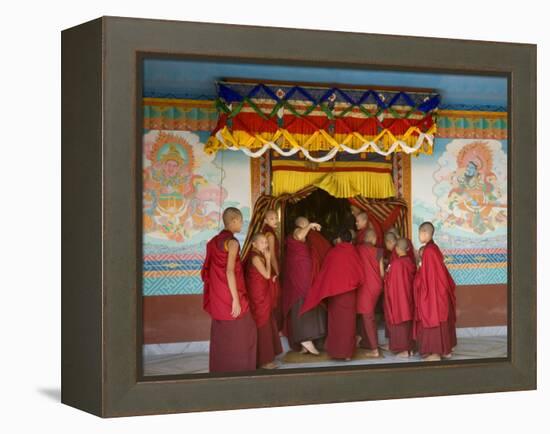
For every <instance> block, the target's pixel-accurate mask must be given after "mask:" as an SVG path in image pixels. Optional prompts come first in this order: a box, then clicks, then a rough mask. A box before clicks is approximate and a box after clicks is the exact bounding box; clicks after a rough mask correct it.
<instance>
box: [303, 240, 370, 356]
mask: <svg viewBox="0 0 550 434" xmlns="http://www.w3.org/2000/svg"><path fill="white" fill-rule="evenodd" d="M364 280H365V277H364V270H363V264H362V262H361V259H360V257H359V255H358V253H357V250H356V249H355V246H353V245H352V244H351V243H346V242H342V243H339V244H337V245H336V246H334V247H332V248H331V249H330V251H329V252H328V254H327V256H326V257H325V260H324V262H323V267H322V268H321V272H320V273H319V274H318V275H317V276H316V277H315V280H314V281H313V285H312V287H311V289H310V291H309V292H308V294H307V295H306V298H305V300H304V304H303V306H302V309H301V310H300V313H301V314H302V315H304V314H305V313H307V311H309V310H311V309H314V308H316V307H317V306H318V305H319V304H320V303H321V302H322V301H323V300H325V299H326V300H327V310H328V333H327V339H326V342H325V347H326V350H327V353H328V354H329V356H331V357H333V358H348V357H351V356H352V355H353V351H354V349H355V329H356V310H355V309H356V307H355V306H356V294H355V290H356V289H357V288H358V287H359V286H360V285H361V284H362V283H363V282H364Z"/></svg>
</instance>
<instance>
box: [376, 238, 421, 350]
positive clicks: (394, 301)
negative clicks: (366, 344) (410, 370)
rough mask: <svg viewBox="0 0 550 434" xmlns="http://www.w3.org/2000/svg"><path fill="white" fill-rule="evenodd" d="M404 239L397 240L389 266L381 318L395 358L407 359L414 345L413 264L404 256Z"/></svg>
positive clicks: (406, 247)
mask: <svg viewBox="0 0 550 434" xmlns="http://www.w3.org/2000/svg"><path fill="white" fill-rule="evenodd" d="M407 249H408V243H407V240H406V239H405V238H400V239H399V240H397V243H396V245H395V249H394V251H395V252H396V258H395V259H393V260H392V261H391V262H390V265H389V267H388V271H387V273H386V276H385V279H384V280H385V282H384V283H385V285H384V317H385V319H386V325H387V327H388V330H389V350H390V351H392V352H394V353H397V356H398V357H409V356H410V355H412V352H413V349H414V341H413V327H412V326H413V319H414V301H413V282H414V275H415V273H416V264H414V263H412V262H411V260H410V258H409V257H408V255H407Z"/></svg>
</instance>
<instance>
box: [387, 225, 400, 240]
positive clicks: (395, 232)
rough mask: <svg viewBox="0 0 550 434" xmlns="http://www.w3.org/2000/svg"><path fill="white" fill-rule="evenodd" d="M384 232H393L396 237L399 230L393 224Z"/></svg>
mask: <svg viewBox="0 0 550 434" xmlns="http://www.w3.org/2000/svg"><path fill="white" fill-rule="evenodd" d="M386 232H391V233H392V234H395V236H396V237H399V231H398V230H397V228H396V227H395V226H392V227H390V228H389V229H388V230H387V231H386Z"/></svg>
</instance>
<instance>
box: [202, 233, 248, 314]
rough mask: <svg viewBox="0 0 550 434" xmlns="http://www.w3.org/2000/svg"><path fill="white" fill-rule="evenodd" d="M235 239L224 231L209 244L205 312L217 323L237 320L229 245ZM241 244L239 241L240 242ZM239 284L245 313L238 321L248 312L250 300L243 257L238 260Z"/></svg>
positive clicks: (238, 289) (236, 264)
mask: <svg viewBox="0 0 550 434" xmlns="http://www.w3.org/2000/svg"><path fill="white" fill-rule="evenodd" d="M232 239H234V240H235V241H237V239H236V238H235V237H234V235H233V233H232V232H230V231H228V230H225V229H224V230H222V231H221V232H220V233H219V234H218V235H216V236H215V237H213V238H212V239H211V240H210V241H209V242H208V243H207V244H206V258H205V260H204V263H203V266H202V269H201V278H202V281H203V283H204V290H203V309H204V310H205V311H206V312H207V313H208V314H209V315H210V316H211V317H212V319H216V320H233V319H235V318H233V317H232V316H231V310H232V305H233V298H232V296H231V291H230V290H229V284H228V282H227V274H226V273H227V258H228V251H227V243H228V242H229V241H230V240H232ZM237 242H238V241H237ZM235 280H236V283H237V293H238V295H239V301H240V303H241V313H240V315H239V316H238V317H237V318H241V317H243V316H244V314H245V313H246V312H248V299H247V295H246V284H245V279H244V272H243V266H242V263H241V259H240V256H239V253H237V257H236V259H235Z"/></svg>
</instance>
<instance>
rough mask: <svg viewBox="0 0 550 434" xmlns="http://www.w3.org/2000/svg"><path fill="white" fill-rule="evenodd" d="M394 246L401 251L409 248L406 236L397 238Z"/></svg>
mask: <svg viewBox="0 0 550 434" xmlns="http://www.w3.org/2000/svg"><path fill="white" fill-rule="evenodd" d="M395 247H397V248H398V249H399V250H402V251H403V252H406V251H407V250H409V242H408V241H407V239H406V238H399V239H398V240H397V244H396V245H395Z"/></svg>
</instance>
